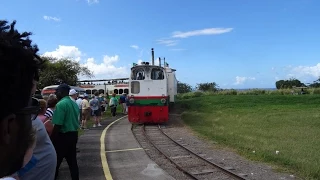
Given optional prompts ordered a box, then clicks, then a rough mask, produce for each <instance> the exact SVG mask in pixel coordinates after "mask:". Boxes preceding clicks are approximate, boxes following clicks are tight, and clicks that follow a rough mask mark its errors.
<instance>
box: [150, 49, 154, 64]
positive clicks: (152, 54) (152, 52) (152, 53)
mask: <svg viewBox="0 0 320 180" xmlns="http://www.w3.org/2000/svg"><path fill="white" fill-rule="evenodd" d="M151 56H152V65H154V51H153V48H151Z"/></svg>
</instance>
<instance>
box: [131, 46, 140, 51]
mask: <svg viewBox="0 0 320 180" xmlns="http://www.w3.org/2000/svg"><path fill="white" fill-rule="evenodd" d="M130 47H131V48H133V49H137V50H138V49H139V46H137V45H131V46H130Z"/></svg>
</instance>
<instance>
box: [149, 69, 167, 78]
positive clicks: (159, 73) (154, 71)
mask: <svg viewBox="0 0 320 180" xmlns="http://www.w3.org/2000/svg"><path fill="white" fill-rule="evenodd" d="M151 79H152V80H163V79H164V72H163V70H162V69H161V68H152V71H151Z"/></svg>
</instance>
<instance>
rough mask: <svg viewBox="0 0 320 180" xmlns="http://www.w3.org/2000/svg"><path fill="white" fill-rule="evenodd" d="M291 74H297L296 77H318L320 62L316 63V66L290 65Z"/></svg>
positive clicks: (319, 74)
mask: <svg viewBox="0 0 320 180" xmlns="http://www.w3.org/2000/svg"><path fill="white" fill-rule="evenodd" d="M290 68H291V70H290V74H288V76H289V75H293V74H294V75H295V77H296V78H308V77H312V78H318V77H319V76H320V63H318V64H316V65H315V66H297V67H290Z"/></svg>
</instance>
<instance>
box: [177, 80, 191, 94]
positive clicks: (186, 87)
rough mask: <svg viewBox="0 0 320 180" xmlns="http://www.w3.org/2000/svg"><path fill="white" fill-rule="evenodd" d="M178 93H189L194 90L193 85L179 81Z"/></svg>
mask: <svg viewBox="0 0 320 180" xmlns="http://www.w3.org/2000/svg"><path fill="white" fill-rule="evenodd" d="M177 88H178V93H188V92H191V91H192V86H191V85H189V84H187V83H182V82H178V87H177Z"/></svg>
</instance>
